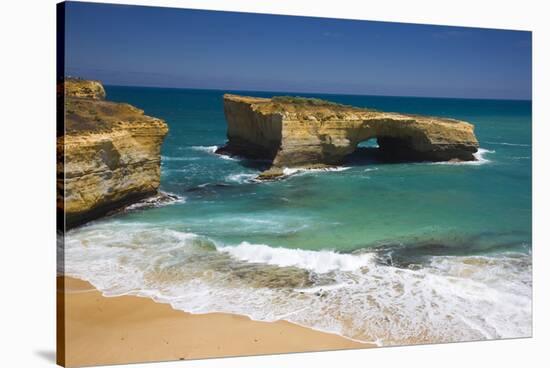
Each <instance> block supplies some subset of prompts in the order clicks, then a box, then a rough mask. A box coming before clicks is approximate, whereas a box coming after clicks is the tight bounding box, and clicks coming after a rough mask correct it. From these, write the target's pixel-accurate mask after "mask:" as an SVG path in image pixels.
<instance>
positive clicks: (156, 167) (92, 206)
mask: <svg viewBox="0 0 550 368" xmlns="http://www.w3.org/2000/svg"><path fill="white" fill-rule="evenodd" d="M64 91H65V131H64V134H63V135H61V136H59V137H58V138H57V150H58V168H57V175H58V195H57V197H58V209H61V210H63V209H64V213H65V219H66V226H67V228H70V227H73V226H75V225H79V224H82V223H84V222H86V221H89V220H92V219H95V218H97V217H100V216H102V215H104V214H106V213H108V212H109V211H112V210H115V209H117V208H120V207H121V206H125V205H128V204H130V203H133V202H135V201H138V200H140V199H143V198H145V197H148V196H151V195H154V194H156V193H157V190H158V187H159V184H160V148H161V145H162V142H163V139H164V136H165V135H166V134H167V132H168V127H167V125H166V123H165V122H164V121H162V120H160V119H157V118H153V117H150V116H147V115H144V112H143V111H142V110H140V109H138V108H136V107H133V106H131V105H128V104H124V103H115V102H109V101H105V100H103V98H104V96H105V91H104V89H103V86H102V85H101V84H100V83H99V82H94V81H84V80H76V81H74V80H70V79H69V80H66V81H65V83H64Z"/></svg>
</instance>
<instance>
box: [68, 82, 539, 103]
mask: <svg viewBox="0 0 550 368" xmlns="http://www.w3.org/2000/svg"><path fill="white" fill-rule="evenodd" d="M65 78H69V76H67V77H65ZM71 78H74V77H72V76H71ZM77 78H78V77H77ZM82 79H86V78H82ZM98 81H99V82H101V83H102V84H103V85H105V86H112V87H139V88H157V89H162V88H164V89H185V90H199V91H242V92H264V93H265V92H267V93H269V92H271V93H298V94H299V93H303V94H310V95H336V96H365V97H401V98H440V99H447V100H489V101H523V102H532V101H533V98H532V97H531V98H495V97H477V98H476V97H449V96H443V97H442V96H411V95H385V94H380V95H378V94H368V93H365V94H362V93H342V92H306V91H280V90H269V89H268V90H259V89H246V88H245V89H234V88H197V87H167V86H157V85H132V84H116V83H115V84H111V83H104V82H102V81H100V80H98Z"/></svg>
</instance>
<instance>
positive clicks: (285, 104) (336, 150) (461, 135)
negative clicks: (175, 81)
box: [219, 94, 479, 178]
mask: <svg viewBox="0 0 550 368" xmlns="http://www.w3.org/2000/svg"><path fill="white" fill-rule="evenodd" d="M224 111H225V117H226V120H227V125H228V128H227V137H228V143H227V145H226V146H224V147H222V148H220V149H219V152H220V153H229V154H235V155H242V156H245V157H252V158H264V159H268V160H271V161H272V167H271V169H270V170H268V171H267V172H265V173H264V174H263V175H261V176H260V177H263V178H270V177H273V176H277V175H278V174H279V173H280V172H281V171H282V170H281V169H282V168H284V167H292V168H299V167H322V166H332V165H338V164H341V163H342V162H343V161H344V160H345V158H346V156H348V155H349V154H351V153H353V152H354V151H355V150H356V149H357V145H358V144H359V143H360V142H362V141H366V140H368V139H371V138H377V140H378V145H379V147H380V151H381V152H383V153H385V154H387V155H388V156H391V157H393V158H396V159H401V160H408V161H449V160H460V161H471V160H475V157H474V155H473V154H474V153H475V152H477V149H478V147H479V145H478V142H477V139H476V137H475V135H474V126H473V125H472V124H469V123H466V122H463V121H459V120H454V119H444V118H436V117H428V116H417V115H405V114H397V113H390V112H380V111H375V110H369V109H364V108H357V107H353V106H345V105H340V104H335V103H331V102H327V101H322V100H317V99H306V98H299V97H273V98H271V99H268V98H257V97H245V96H237V95H230V94H226V95H224Z"/></svg>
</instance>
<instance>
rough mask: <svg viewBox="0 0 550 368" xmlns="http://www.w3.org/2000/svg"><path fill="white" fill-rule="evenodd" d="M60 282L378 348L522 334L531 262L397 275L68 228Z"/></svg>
mask: <svg viewBox="0 0 550 368" xmlns="http://www.w3.org/2000/svg"><path fill="white" fill-rule="evenodd" d="M65 273H66V274H67V275H68V276H73V277H77V278H81V279H84V280H87V281H89V282H91V283H92V284H93V285H94V286H95V287H97V288H98V289H99V290H100V291H102V292H103V293H104V294H105V295H107V296H116V295H126V294H132V295H138V296H143V297H149V298H152V299H154V300H155V301H157V302H161V303H169V304H171V305H172V306H173V307H174V308H176V309H180V310H184V311H187V312H191V313H209V312H225V313H235V314H240V315H246V316H249V317H250V318H252V319H255V320H260V321H275V320H280V319H284V320H288V321H290V322H294V323H297V324H300V325H303V326H307V327H310V328H313V329H316V330H320V331H329V332H333V333H338V334H340V335H342V336H345V337H348V338H352V339H356V340H360V341H365V342H379V343H380V344H382V345H395V344H407V343H422V342H448V341H467V340H478V339H492V338H507V337H526V336H530V335H531V258H530V255H529V254H521V253H510V254H501V255H497V256H449V255H433V256H429V257H428V258H427V259H426V261H425V262H423V263H422V264H415V265H411V266H408V267H396V266H392V265H388V264H387V263H384V262H381V261H380V254H378V253H377V251H376V250H373V249H368V248H366V249H363V250H360V251H357V252H354V253H338V252H335V251H328V250H322V251H315V250H302V249H287V248H275V247H271V246H269V245H265V244H250V243H247V242H242V243H239V244H237V245H229V244H220V243H218V242H216V241H214V240H212V239H209V238H206V237H203V236H200V235H197V234H193V233H187V232H181V231H176V230H172V229H166V228H160V227H150V226H149V227H148V226H147V225H145V224H142V223H140V224H136V223H130V224H128V223H123V222H117V221H113V222H110V223H103V224H97V225H92V226H87V227H83V228H79V229H75V230H72V231H70V232H68V233H67V236H66V244H65Z"/></svg>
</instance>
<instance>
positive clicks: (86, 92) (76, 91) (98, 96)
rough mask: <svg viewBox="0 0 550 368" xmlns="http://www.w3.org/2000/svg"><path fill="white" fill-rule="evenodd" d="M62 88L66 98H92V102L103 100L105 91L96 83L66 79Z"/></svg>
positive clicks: (78, 79)
mask: <svg viewBox="0 0 550 368" xmlns="http://www.w3.org/2000/svg"><path fill="white" fill-rule="evenodd" d="M62 87H63V89H64V92H65V95H66V96H71V97H81V98H92V99H94V100H104V99H105V89H104V88H103V85H102V84H101V83H100V82H98V81H92V80H85V79H80V78H67V79H65V81H64V83H63V85H62Z"/></svg>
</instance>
